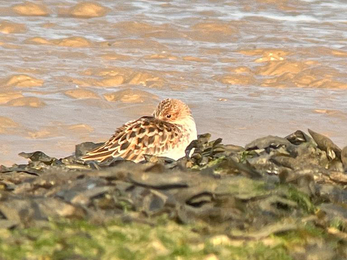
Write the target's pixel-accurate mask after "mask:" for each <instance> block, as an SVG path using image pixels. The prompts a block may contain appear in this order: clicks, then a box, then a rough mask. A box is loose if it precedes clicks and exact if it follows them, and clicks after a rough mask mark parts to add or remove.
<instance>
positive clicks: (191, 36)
mask: <svg viewBox="0 0 347 260" xmlns="http://www.w3.org/2000/svg"><path fill="white" fill-rule="evenodd" d="M26 3H27V4H24V1H11V3H10V4H9V2H8V1H0V17H1V20H0V53H1V59H0V87H1V88H0V105H1V107H0V111H1V113H0V163H2V164H12V163H14V162H20V161H24V160H22V159H20V158H19V157H18V156H17V154H18V153H19V152H21V151H34V150H43V151H45V152H46V153H47V154H49V155H51V156H58V157H60V156H66V155H68V154H70V153H72V152H73V151H74V145H75V144H77V143H80V142H83V141H95V142H96V141H105V140H106V139H108V138H109V137H110V136H111V135H112V133H113V131H114V130H115V128H116V127H118V126H120V125H121V124H122V123H124V122H126V121H128V120H132V119H135V118H137V117H139V116H141V115H144V114H148V113H151V112H152V111H153V109H154V108H155V106H156V104H157V103H158V101H159V100H161V99H163V98H166V97H175V98H180V99H182V100H184V101H185V102H187V103H188V104H189V105H190V107H191V108H192V110H193V114H194V117H195V119H196V121H197V125H198V130H199V132H200V133H204V132H211V133H212V134H213V137H215V138H217V137H223V139H224V142H225V143H233V144H238V145H245V144H246V143H248V142H250V141H252V140H253V139H255V138H258V137H261V136H264V135H270V134H271V135H279V136H285V135H287V134H290V133H291V132H293V131H295V130H297V129H302V130H306V129H307V128H308V127H309V128H311V129H313V130H315V131H317V132H320V133H322V134H326V135H328V136H329V137H331V138H332V140H333V141H334V142H335V143H336V144H338V145H339V146H341V147H342V146H344V145H347V140H346V135H345V129H346V128H347V105H346V103H345V100H346V99H347V93H346V89H347V72H346V69H345V68H346V67H347V61H346V60H347V59H346V58H347V48H346V42H347V41H346V40H347V30H346V28H347V19H346V15H345V14H346V12H347V5H346V4H345V3H344V0H336V1H314V0H307V1H294V2H292V1H272V0H258V1H220V0H213V1H212V0H211V1H206V0H204V1H203V0H201V1H194V2H193V3H192V2H189V3H188V2H186V1H167V2H162V1H126V2H124V3H122V2H119V1H110V0H101V1H94V2H93V3H95V4H99V5H100V6H99V7H97V8H98V9H96V8H95V6H94V7H90V6H89V9H88V6H86V7H85V8H84V9H83V6H80V5H76V2H75V1H69V0H65V1H64V0H63V1H59V2H58V3H57V2H56V1H53V0H47V1H44V5H43V4H41V1H35V2H26ZM28 3H36V4H40V6H28V5H29V4H28ZM88 10H89V11H90V10H92V11H93V10H94V12H88ZM91 16H95V17H91Z"/></svg>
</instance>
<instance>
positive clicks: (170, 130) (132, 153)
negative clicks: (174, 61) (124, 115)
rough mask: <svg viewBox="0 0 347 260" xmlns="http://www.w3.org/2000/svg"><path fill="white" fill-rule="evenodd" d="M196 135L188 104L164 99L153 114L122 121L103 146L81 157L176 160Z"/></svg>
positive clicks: (101, 159) (183, 153)
mask: <svg viewBox="0 0 347 260" xmlns="http://www.w3.org/2000/svg"><path fill="white" fill-rule="evenodd" d="M196 138H197V132H196V125H195V121H194V119H193V116H192V113H191V111H190V109H189V107H188V106H187V105H186V104H185V103H183V102H182V101H180V100H178V99H165V100H163V101H161V102H160V103H159V105H158V107H157V109H156V110H155V111H154V113H153V116H143V117H140V118H139V119H137V120H134V121H130V122H128V123H126V124H124V125H123V126H121V127H119V128H118V129H117V130H116V132H115V134H114V135H113V136H112V137H111V139H110V140H108V141H107V142H106V143H105V144H104V145H102V146H101V147H99V148H97V149H95V150H93V151H91V152H88V153H87V154H86V155H85V156H83V157H82V158H81V159H82V160H84V161H89V160H95V161H99V162H102V161H105V160H107V159H109V158H115V157H122V158H124V159H127V160H132V161H134V162H140V161H142V160H144V155H145V154H148V155H155V156H163V157H168V158H171V159H174V160H177V159H179V158H182V157H183V156H185V149H186V147H187V146H188V145H189V144H190V142H191V141H193V140H195V139H196Z"/></svg>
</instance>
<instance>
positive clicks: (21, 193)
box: [0, 130, 347, 260]
mask: <svg viewBox="0 0 347 260" xmlns="http://www.w3.org/2000/svg"><path fill="white" fill-rule="evenodd" d="M309 134H310V135H309ZM309 134H307V133H305V132H303V131H296V132H295V133H293V134H291V135H289V136H287V137H285V138H281V137H275V136H267V137H264V138H259V139H257V140H254V141H253V142H251V143H250V144H248V145H246V146H245V147H239V146H233V145H223V144H222V143H221V141H222V140H221V139H217V140H214V141H210V136H209V134H205V135H201V136H199V139H198V140H197V141H196V142H194V143H192V144H191V145H190V147H188V148H187V155H188V154H191V153H190V152H193V151H194V152H193V153H192V155H191V157H188V156H187V158H183V159H180V160H178V161H172V160H170V159H166V158H157V157H151V156H148V157H147V158H146V162H143V163H140V164H135V163H133V162H130V161H125V160H112V161H108V162H104V163H102V164H98V163H96V162H89V163H83V162H81V161H79V160H78V156H79V155H81V154H83V153H85V152H86V151H88V150H90V149H92V148H93V147H94V146H95V144H92V143H83V144H81V145H78V146H76V153H75V154H76V155H77V157H76V156H69V157H66V158H63V159H57V158H52V157H49V156H47V155H46V154H44V153H42V152H34V153H21V154H20V155H21V156H24V157H26V158H28V161H29V162H28V164H26V165H13V166H12V167H5V166H1V168H0V189H1V191H0V200H1V201H0V228H1V232H0V256H1V259H310V260H311V259H312V260H314V259H319V260H320V259H341V260H342V259H347V189H346V187H347V186H346V185H347V174H346V170H347V147H346V148H344V149H342V150H341V149H340V148H339V147H337V146H336V145H335V144H334V143H333V142H332V141H331V140H330V139H328V138H327V137H325V136H323V135H320V134H318V133H315V132H313V131H311V130H309ZM193 148H195V149H194V150H192V149H193Z"/></svg>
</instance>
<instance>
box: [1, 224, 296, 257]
mask: <svg viewBox="0 0 347 260" xmlns="http://www.w3.org/2000/svg"><path fill="white" fill-rule="evenodd" d="M197 230H198V224H197V225H195V226H194V225H186V226H182V225H178V224H176V223H174V222H170V221H169V222H167V223H166V224H164V225H158V226H156V227H155V228H153V227H152V226H150V225H146V224H140V223H130V224H124V223H122V222H121V221H111V222H109V223H107V224H103V225H96V224H91V223H89V222H86V221H76V220H75V221H67V220H60V221H50V223H49V225H48V226H46V227H42V228H27V229H21V230H12V231H9V230H4V232H1V234H0V250H1V255H0V256H1V259H73V258H77V259H125V260H128V259H129V260H130V259H135V260H136V259H177V258H178V257H179V258H180V259H202V258H203V257H206V256H209V255H211V254H212V255H215V256H216V257H217V258H220V259H227V258H229V259H231V258H232V259H245V258H248V259H279V260H290V259H292V258H291V257H290V255H289V254H288V253H287V252H286V250H285V247H284V246H282V245H275V246H268V245H265V244H264V243H262V242H261V241H253V242H249V243H244V244H240V245H233V240H231V239H227V241H226V242H224V243H221V244H218V243H217V244H216V243H212V242H211V241H215V240H216V239H215V238H214V237H211V236H209V237H207V236H203V235H201V234H199V233H197ZM217 239H218V238H217Z"/></svg>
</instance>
